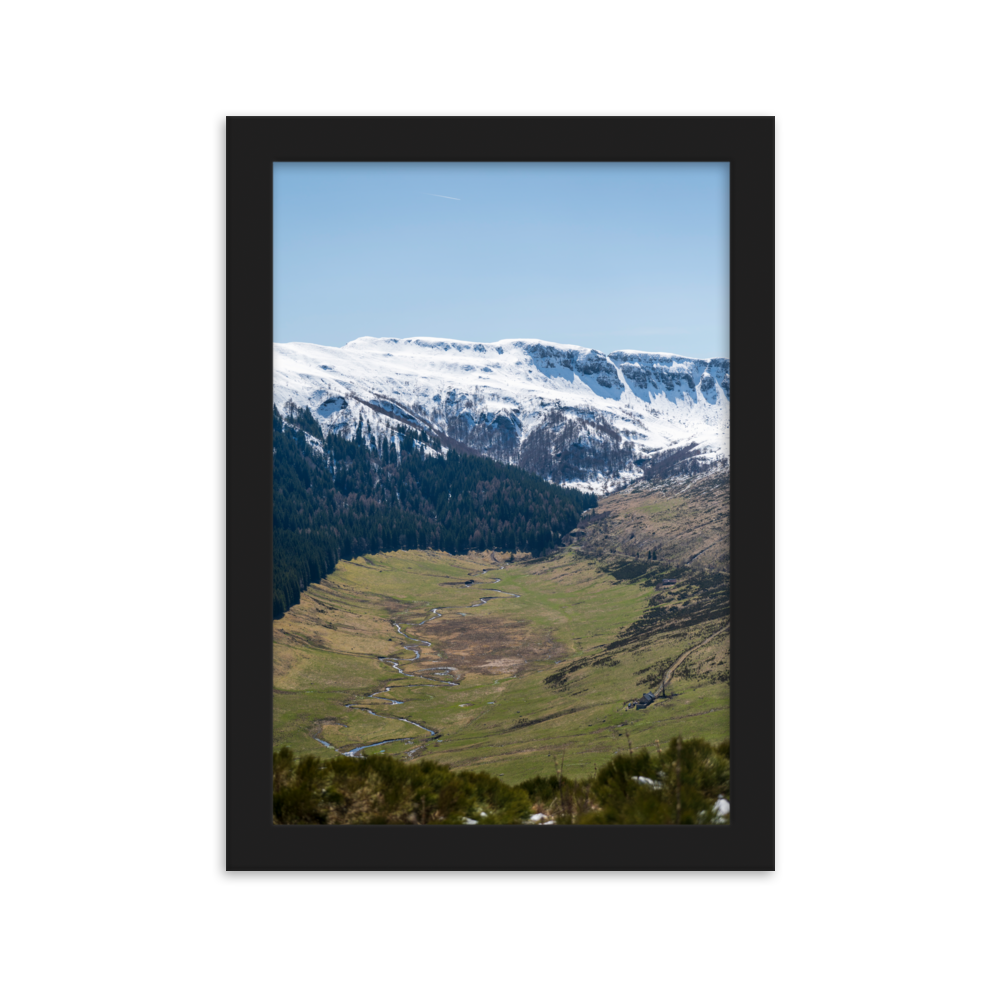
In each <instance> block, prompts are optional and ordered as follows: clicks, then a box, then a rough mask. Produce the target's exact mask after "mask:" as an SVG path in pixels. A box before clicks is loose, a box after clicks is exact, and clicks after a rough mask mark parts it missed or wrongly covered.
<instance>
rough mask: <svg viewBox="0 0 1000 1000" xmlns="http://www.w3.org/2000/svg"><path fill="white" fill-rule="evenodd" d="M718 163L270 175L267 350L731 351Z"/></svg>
mask: <svg viewBox="0 0 1000 1000" xmlns="http://www.w3.org/2000/svg"><path fill="white" fill-rule="evenodd" d="M728 192H729V168H728V164H724V163H701V164H663V163H649V164H646V163H627V164H623V163H399V164H396V163H322V164H317V163H276V164H275V166H274V339H275V340H276V341H278V342H280V343H288V342H292V341H303V342H306V343H313V344H327V345H330V346H334V347H340V346H343V345H344V344H346V343H347V342H348V341H350V340H353V339H355V338H356V337H447V338H455V339H458V340H481V341H485V342H490V341H496V340H504V339H509V338H518V337H525V338H538V339H541V340H551V341H556V342H557V343H564V344H577V345H579V346H581V347H594V348H597V349H599V350H602V351H605V352H608V351H615V350H622V349H624V348H635V349H636V350H643V351H670V352H672V353H675V354H683V355H688V356H691V357H700V358H708V357H728V356H729V294H728V252H729V251H728V248H729V242H728V230H729V195H728Z"/></svg>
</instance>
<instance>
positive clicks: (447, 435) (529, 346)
mask: <svg viewBox="0 0 1000 1000" xmlns="http://www.w3.org/2000/svg"><path fill="white" fill-rule="evenodd" d="M729 376H730V373H729V361H728V360H727V359H724V358H714V359H708V360H698V359H693V358H683V357H680V356H678V355H674V354H656V353H649V352H638V351H616V352H613V353H611V354H604V353H602V352H600V351H595V350H591V349H588V348H581V347H573V346H570V345H564V344H551V343H547V342H545V341H539V340H503V341H499V342H498V343H495V344H481V343H471V342H465V341H455V340H438V339H434V338H426V337H424V338H410V339H398V338H374V337H362V338H360V339H358V340H354V341H351V343H349V344H348V345H347V346H346V347H322V346H319V345H315V344H275V345H274V400H275V403H276V404H277V405H278V407H279V409H281V408H282V407H283V406H284V404H285V403H286V402H287V401H289V400H290V401H292V402H294V403H295V404H296V405H297V406H300V407H308V408H309V409H310V410H311V412H312V413H313V414H314V415H315V416H316V418H317V420H318V422H319V425H320V427H321V428H322V431H323V433H324V434H329V433H330V432H331V431H334V432H337V433H340V434H351V433H353V431H354V428H356V427H357V425H358V422H359V419H360V418H363V419H364V420H365V421H367V422H369V423H370V424H371V427H372V430H373V432H374V433H375V434H376V435H377V436H380V437H381V436H384V435H387V434H388V435H398V434H400V433H402V432H403V431H404V430H405V429H407V428H409V429H411V430H416V431H421V430H423V431H425V432H426V433H427V434H429V435H431V436H432V437H435V438H438V439H440V440H441V442H442V443H443V444H444V445H445V447H446V448H455V449H458V450H460V451H467V452H472V453H474V454H478V455H485V456H489V457H491V458H494V459H496V460H498V461H502V462H506V463H508V464H511V465H517V466H519V467H520V468H523V469H525V470H526V471H529V472H533V473H535V474H537V475H541V476H543V477H545V478H547V479H549V480H551V481H554V482H559V483H562V484H564V485H573V486H577V487H579V488H581V489H585V490H588V491H590V492H595V493H605V492H608V491H609V490H611V489H615V488H618V487H620V486H622V485H624V484H625V483H627V482H629V481H631V480H634V479H637V478H639V477H641V476H642V475H643V471H644V469H645V470H650V469H652V470H655V471H657V472H659V473H663V472H666V471H692V470H695V469H699V468H706V467H710V466H712V465H715V464H718V463H725V462H727V461H728V457H729V394H730V385H729Z"/></svg>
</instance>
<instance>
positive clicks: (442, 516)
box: [272, 404, 597, 618]
mask: <svg viewBox="0 0 1000 1000" xmlns="http://www.w3.org/2000/svg"><path fill="white" fill-rule="evenodd" d="M272 422H273V443H274V485H273V527H274V536H273V565H274V617H275V618H280V617H281V616H282V615H283V614H284V613H285V611H287V610H288V608H290V607H291V606H292V605H294V604H297V603H298V601H299V596H300V594H301V593H302V591H303V590H304V589H305V588H306V587H307V586H308V585H309V584H310V583H316V582H318V581H319V580H321V579H322V578H323V577H324V576H326V575H327V574H328V573H331V572H333V569H334V567H335V566H336V564H337V561H338V560H339V559H353V558H355V557H356V556H360V555H365V554H367V553H377V552H383V551H392V550H394V549H413V548H433V549H440V550H443V551H445V552H450V553H456V554H457V553H462V552H467V551H469V550H470V549H475V550H478V551H484V550H486V549H502V550H506V551H514V550H516V549H521V550H524V551H530V552H531V553H533V554H534V555H539V554H540V553H542V552H543V551H545V550H546V549H548V548H550V547H551V546H552V545H554V544H556V543H557V542H558V541H559V539H560V538H561V537H562V536H563V535H565V534H566V533H567V532H568V531H571V530H572V529H573V528H574V527H576V525H577V522H578V521H579V517H580V514H581V513H582V512H583V511H585V510H587V509H588V508H590V507H595V506H596V505H597V500H596V499H595V498H594V497H593V496H590V495H588V494H586V493H583V492H581V491H579V490H574V489H567V488H565V487H562V486H556V485H553V484H552V483H548V482H546V481H545V480H544V479H541V478H539V477H538V476H535V475H532V474H531V473H528V472H525V471H523V470H522V469H518V468H515V467H513V466H509V465H504V464H502V463H499V462H495V461H493V460H492V459H489V458H483V457H479V456H476V455H470V454H460V453H459V452H457V451H454V450H450V451H448V452H447V455H446V456H442V454H441V446H440V443H439V442H438V441H436V440H434V439H431V438H429V437H428V436H427V434H426V432H425V431H419V432H417V431H411V430H405V431H403V432H401V433H400V432H397V433H395V434H394V435H393V436H392V437H382V438H381V439H380V438H378V437H377V436H376V435H375V434H374V433H373V432H372V430H371V426H370V424H368V422H367V421H363V420H359V421H358V426H357V428H356V430H355V432H354V434H353V436H346V437H341V436H339V435H337V434H333V433H331V434H330V435H328V436H326V437H324V435H323V431H322V428H321V427H320V425H319V423H318V422H317V421H316V418H315V417H314V416H313V415H312V413H311V412H310V411H309V410H308V409H305V408H298V407H296V406H295V405H294V404H288V405H286V408H285V412H284V414H281V413H279V412H278V410H277V407H274V408H273V414H272ZM307 434H308V435H309V436H310V437H311V438H312V439H313V442H314V443H310V441H309V440H308V439H307ZM397 442H398V446H397ZM315 443H319V444H321V445H322V451H320V450H319V449H318V448H317V447H316V444H315Z"/></svg>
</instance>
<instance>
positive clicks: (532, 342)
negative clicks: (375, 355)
mask: <svg viewBox="0 0 1000 1000" xmlns="http://www.w3.org/2000/svg"><path fill="white" fill-rule="evenodd" d="M344 346H345V349H347V348H354V349H361V350H371V349H372V348H375V349H376V350H379V351H381V349H382V348H385V349H386V350H388V349H390V348H396V349H397V350H399V349H400V348H402V349H404V350H405V348H407V347H417V348H420V347H430V348H437V349H441V348H444V349H445V350H448V349H451V348H454V349H455V350H457V351H459V352H462V351H466V350H473V351H478V352H480V353H481V352H482V351H484V350H486V349H489V348H492V349H493V350H494V351H497V348H504V347H506V348H511V347H516V348H521V349H522V350H528V349H530V348H532V347H543V348H555V349H556V350H557V351H563V352H567V353H573V354H577V355H585V354H601V355H603V356H604V357H606V358H610V359H612V360H615V361H616V360H618V359H619V358H620V359H621V360H623V361H633V362H635V361H643V360H649V361H664V360H670V361H695V362H697V363H698V364H703V365H707V364H718V363H719V362H727V361H728V360H729V359H728V358H692V357H689V356H687V355H685V354H673V353H671V352H670V351H639V350H617V351H602V350H599V349H598V348H596V347H581V346H580V345H579V344H560V343H557V342H556V341H554V340H542V339H541V338H539V337H517V338H510V339H504V340H496V341H480V340H456V339H455V338H451V337H357V338H356V339H355V340H352V341H350V342H349V343H348V344H345V345H344ZM382 353H385V352H382ZM390 353H391V351H390ZM497 353H503V352H502V351H497ZM528 353H531V352H530V350H528Z"/></svg>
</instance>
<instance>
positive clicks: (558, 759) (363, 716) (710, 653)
mask: <svg viewBox="0 0 1000 1000" xmlns="http://www.w3.org/2000/svg"><path fill="white" fill-rule="evenodd" d="M562 543H563V544H561V545H559V546H557V547H555V548H554V549H553V550H552V551H551V552H550V553H549V554H547V555H544V556H541V557H534V556H532V555H531V554H530V553H526V552H505V551H496V552H489V551H488V552H482V553H480V552H475V551H473V552H466V553H464V554H461V555H452V554H448V553H444V552H441V551H436V550H431V549H428V550H397V551H392V552H383V553H380V554H377V555H367V556H362V557H356V558H355V559H352V560H349V561H348V560H342V561H341V562H340V563H338V566H337V572H336V573H335V574H333V575H332V576H327V577H325V578H324V579H323V580H322V581H320V582H319V583H317V584H313V585H311V586H309V587H308V588H307V589H306V591H305V592H304V593H303V594H302V598H301V602H300V603H299V604H298V605H296V606H295V607H294V608H291V609H290V610H289V611H288V612H287V613H286V614H285V615H284V616H283V617H282V618H281V619H280V620H278V621H276V622H275V623H274V746H275V748H280V747H282V746H288V747H289V748H290V749H291V751H292V752H293V753H294V754H295V755H303V754H310V753H314V754H317V755H318V757H319V758H320V759H333V758H339V757H341V756H342V755H345V754H353V755H355V756H358V757H362V756H378V757H386V758H396V759H399V760H404V761H433V762H435V763H439V764H442V765H445V766H447V767H449V768H451V769H453V770H455V771H465V770H470V771H484V772H486V773H488V774H490V775H492V776H493V777H497V778H502V779H503V780H504V781H505V782H508V783H518V782H521V781H524V780H527V779H529V778H533V777H537V776H539V775H546V774H551V773H552V771H553V769H554V768H555V767H556V764H557V763H558V765H559V767H560V768H561V773H562V775H563V778H564V779H570V780H577V781H589V780H590V779H591V778H592V777H593V775H594V773H595V771H596V770H597V769H599V768H600V767H602V766H603V765H604V764H605V763H607V762H608V761H609V760H611V759H612V758H614V757H618V756H621V755H623V754H626V753H628V752H629V750H630V749H631V750H632V751H633V752H636V753H638V752H639V751H641V750H648V751H649V752H650V753H652V752H655V750H656V747H657V742H658V741H659V744H660V745H661V746H667V745H669V743H670V741H671V740H672V739H673V738H675V737H682V738H683V739H685V740H687V739H691V738H696V737H697V738H701V739H704V740H706V741H708V742H710V743H713V744H716V743H719V742H720V741H722V740H725V739H727V738H728V736H729V690H730V684H729V680H730V669H729V586H728V474H727V473H718V474H710V475H705V476H701V477H695V478H691V479H688V480H684V481H678V482H670V483H661V484H652V485H650V484H643V485H641V486H639V485H637V486H635V487H630V488H629V489H628V490H624V491H622V492H620V493H616V494H613V495H611V496H609V497H604V498H601V500H600V503H599V506H598V508H597V510H596V511H595V512H592V513H588V514H586V515H584V516H583V517H582V518H581V519H580V522H579V525H578V527H577V528H575V529H573V530H572V531H571V532H568V533H567V534H566V535H564V536H563V539H562ZM515 595H517V596H515ZM418 652H419V658H417V656H416V654H417V653H418ZM646 692H652V693H654V694H656V695H657V697H656V698H655V700H654V701H653V703H652V704H651V705H650V706H649V707H648V708H645V709H642V710H636V709H632V708H629V707H627V706H628V705H630V704H632V703H634V702H635V700H636V699H638V698H639V697H640V696H642V695H643V694H644V693H646Z"/></svg>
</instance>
